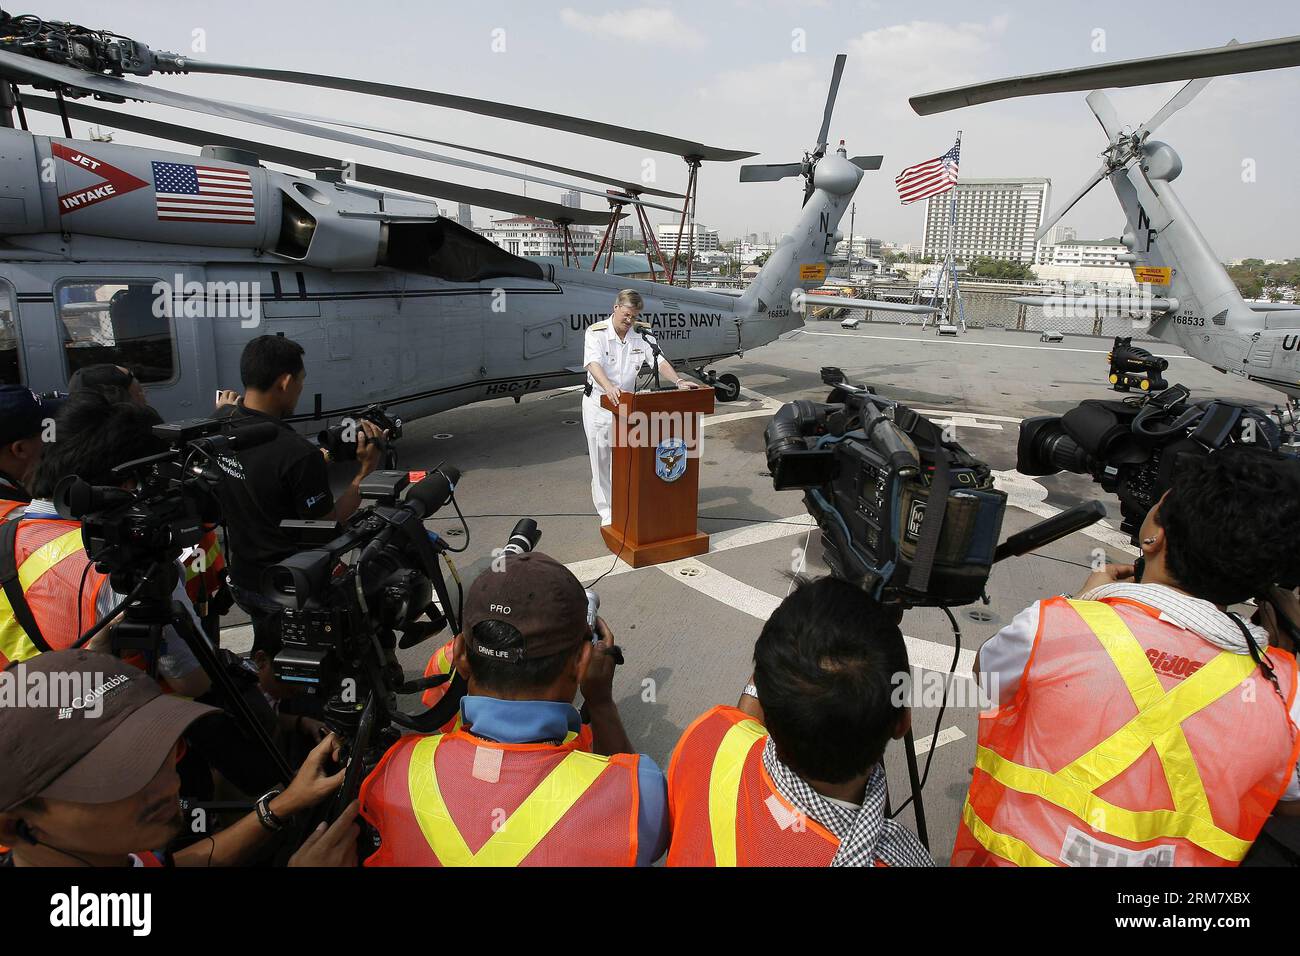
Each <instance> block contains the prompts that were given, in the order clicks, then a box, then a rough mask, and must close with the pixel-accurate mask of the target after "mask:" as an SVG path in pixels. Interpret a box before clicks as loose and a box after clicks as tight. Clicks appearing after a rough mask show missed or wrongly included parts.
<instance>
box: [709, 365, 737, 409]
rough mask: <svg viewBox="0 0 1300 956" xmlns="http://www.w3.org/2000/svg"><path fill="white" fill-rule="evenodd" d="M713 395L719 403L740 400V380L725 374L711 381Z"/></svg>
mask: <svg viewBox="0 0 1300 956" xmlns="http://www.w3.org/2000/svg"><path fill="white" fill-rule="evenodd" d="M713 394H714V395H715V396H716V397H717V399H718V401H720V402H734V401H735V400H736V399H738V398H740V379H738V378H737V377H736V376H734V375H732V374H731V373H730V372H727V373H726V374H725V375H719V376H718V377H717V378H716V379H714V380H713Z"/></svg>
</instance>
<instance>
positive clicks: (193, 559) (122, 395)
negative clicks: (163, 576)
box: [68, 364, 234, 644]
mask: <svg viewBox="0 0 1300 956" xmlns="http://www.w3.org/2000/svg"><path fill="white" fill-rule="evenodd" d="M68 392H69V393H71V394H73V395H75V394H77V393H78V392H97V393H98V394H100V395H102V396H103V397H104V398H105V399H107V400H108V401H109V402H110V403H114V404H115V403H117V402H129V403H131V404H133V405H139V406H140V407H142V408H148V407H149V401H148V399H147V397H146V396H145V394H144V389H143V388H142V387H141V385H140V382H139V380H137V379H136V377H135V375H134V374H133V373H132V372H131V370H130V369H128V368H125V367H124V366H121V365H107V364H105V365H88V366H86V367H85V368H83V369H80V370H79V371H77V372H76V373H75V374H74V375H73V376H72V378H70V379H69V380H68ZM199 555H202V558H200V557H199ZM181 564H182V565H184V567H185V593H186V594H187V595H189V599H190V603H191V604H193V605H194V612H195V613H196V614H197V615H198V616H199V620H200V621H201V622H202V624H203V632H204V633H205V634H206V635H207V636H208V640H210V641H212V643H214V644H216V643H218V641H219V640H220V637H221V615H222V614H224V613H225V612H226V611H228V610H230V605H231V604H232V603H234V602H233V599H232V598H231V596H230V588H229V587H227V585H226V559H225V557H224V556H223V555H222V553H221V542H220V541H219V540H218V538H217V530H216V528H215V527H212V526H207V527H206V530H205V531H204V534H203V538H202V539H201V540H200V541H199V543H198V544H197V545H195V546H194V547H193V548H190V549H189V551H188V553H185V554H182V555H181Z"/></svg>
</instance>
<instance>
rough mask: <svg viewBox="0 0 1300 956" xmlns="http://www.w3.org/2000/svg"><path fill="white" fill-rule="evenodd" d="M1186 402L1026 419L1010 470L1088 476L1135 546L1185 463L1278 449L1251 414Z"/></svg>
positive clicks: (1173, 397) (1171, 395)
mask: <svg viewBox="0 0 1300 956" xmlns="http://www.w3.org/2000/svg"><path fill="white" fill-rule="evenodd" d="M1190 395H1191V393H1190V392H1189V390H1188V389H1187V388H1185V387H1184V386H1182V385H1175V386H1173V387H1172V388H1169V389H1166V390H1165V391H1163V392H1160V393H1159V394H1157V395H1150V396H1147V397H1145V398H1143V399H1140V400H1138V401H1134V400H1133V399H1126V400H1122V401H1121V400H1100V399H1088V400H1086V401H1083V402H1080V403H1079V405H1077V406H1076V407H1074V408H1072V409H1070V410H1069V411H1068V412H1066V413H1065V414H1064V415H1059V416H1057V415H1043V416H1039V417H1036V418H1026V419H1025V420H1024V421H1023V422H1021V423H1020V441H1019V444H1018V446H1017V449H1016V470H1017V471H1019V472H1020V473H1021V474H1023V475H1032V476H1037V475H1054V474H1056V473H1057V472H1059V471H1071V472H1074V473H1075V474H1080V475H1091V476H1092V480H1093V481H1095V482H1096V483H1097V484H1099V485H1100V486H1101V487H1102V489H1103V490H1105V491H1108V492H1111V493H1113V494H1115V495H1117V496H1118V497H1119V502H1120V514H1121V516H1122V522H1121V524H1120V530H1121V531H1124V532H1126V533H1127V534H1128V535H1129V536H1130V538H1131V539H1132V541H1133V543H1134V544H1137V537H1138V532H1139V529H1140V528H1141V527H1142V521H1143V519H1144V518H1145V517H1146V514H1147V512H1148V511H1150V510H1151V507H1152V506H1153V505H1154V504H1155V503H1156V502H1157V501H1159V500H1160V497H1161V495H1163V494H1164V493H1165V492H1166V491H1168V490H1169V488H1170V486H1171V485H1172V484H1173V477H1174V473H1175V469H1176V468H1177V467H1178V463H1179V461H1180V460H1185V456H1194V457H1203V456H1205V455H1209V454H1211V453H1213V452H1215V451H1217V450H1219V449H1220V448H1224V447H1226V446H1227V445H1232V444H1237V443H1245V444H1257V445H1261V446H1263V447H1266V448H1269V449H1271V450H1273V451H1277V450H1278V449H1279V448H1280V447H1281V443H1282V438H1283V435H1282V429H1281V428H1280V427H1279V426H1278V424H1277V423H1276V422H1274V421H1273V420H1272V419H1271V418H1269V416H1268V415H1267V414H1266V413H1265V412H1264V411H1263V410H1262V409H1260V408H1258V407H1257V406H1254V405H1247V404H1245V403H1242V402H1233V401H1228V400H1226V399H1219V398H1209V399H1202V400H1201V401H1197V402H1193V401H1190Z"/></svg>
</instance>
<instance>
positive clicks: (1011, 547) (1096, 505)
mask: <svg viewBox="0 0 1300 956" xmlns="http://www.w3.org/2000/svg"><path fill="white" fill-rule="evenodd" d="M1104 517H1106V506H1105V505H1103V504H1102V503H1101V502H1100V501H1084V502H1082V503H1080V504H1077V505H1075V506H1074V507H1073V508H1070V509H1069V510H1068V511H1062V512H1061V513H1060V514H1055V515H1052V516H1051V517H1050V518H1044V519H1043V520H1042V521H1040V522H1038V523H1037V524H1033V525H1030V526H1029V527H1028V528H1026V529H1025V530H1024V531H1020V532H1017V533H1016V534H1013V535H1012V536H1011V537H1009V538H1007V540H1005V541H1003V542H1002V543H1001V544H1000V545H998V547H997V550H996V551H994V552H993V560H994V562H997V561H1004V560H1006V559H1007V558H1014V557H1016V556H1017V555H1021V554H1027V553H1029V552H1030V551H1034V550H1036V549H1038V548H1041V547H1042V546H1043V545H1045V544H1051V543H1052V542H1053V541H1056V540H1058V539H1060V538H1064V537H1065V536H1066V535H1067V534H1073V533H1074V532H1076V531H1080V530H1082V529H1084V528H1086V527H1088V526H1089V525H1091V524H1096V523H1097V522H1098V521H1100V520H1101V519H1102V518H1104Z"/></svg>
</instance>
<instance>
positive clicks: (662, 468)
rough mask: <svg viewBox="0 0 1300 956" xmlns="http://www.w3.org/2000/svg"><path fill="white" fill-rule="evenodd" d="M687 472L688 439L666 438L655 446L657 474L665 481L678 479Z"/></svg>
mask: <svg viewBox="0 0 1300 956" xmlns="http://www.w3.org/2000/svg"><path fill="white" fill-rule="evenodd" d="M684 474H686V441H685V439H682V438H665V439H664V440H663V441H661V442H660V443H659V444H658V445H657V446H656V447H655V475H657V476H658V477H659V478H662V479H663V480H664V481H676V480H677V479H678V478H680V477H681V476H682V475H684Z"/></svg>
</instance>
